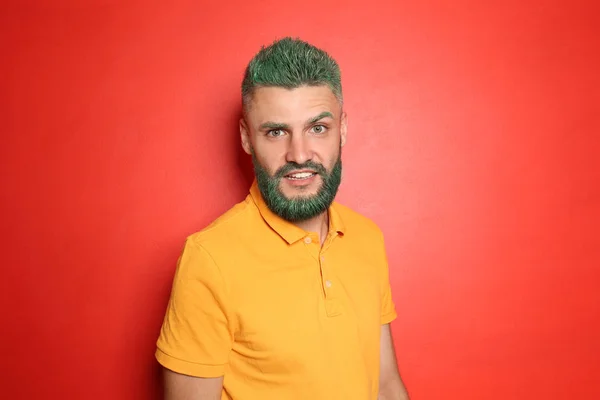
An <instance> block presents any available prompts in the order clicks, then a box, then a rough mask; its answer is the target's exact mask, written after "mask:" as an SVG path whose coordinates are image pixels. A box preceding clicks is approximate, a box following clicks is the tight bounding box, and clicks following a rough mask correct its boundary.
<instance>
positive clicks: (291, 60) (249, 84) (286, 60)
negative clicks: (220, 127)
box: [242, 37, 343, 107]
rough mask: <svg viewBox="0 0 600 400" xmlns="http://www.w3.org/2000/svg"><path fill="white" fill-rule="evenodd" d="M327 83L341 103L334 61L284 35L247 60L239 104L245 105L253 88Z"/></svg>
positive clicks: (321, 51) (338, 73) (341, 98)
mask: <svg viewBox="0 0 600 400" xmlns="http://www.w3.org/2000/svg"><path fill="white" fill-rule="evenodd" d="M305 85H306V86H321V85H327V86H329V88H330V89H331V91H332V92H333V94H334V95H335V97H336V98H337V99H338V101H339V102H340V104H342V100H343V97H342V80H341V73H340V68H339V66H338V64H337V62H336V61H335V60H334V59H333V58H332V57H331V56H330V55H329V54H327V53H326V52H325V51H323V50H321V49H319V48H317V47H315V46H313V45H311V44H310V43H307V42H305V41H302V40H300V39H292V38H290V37H286V38H283V39H280V40H277V41H275V42H274V43H273V44H271V45H270V46H268V47H264V46H263V47H262V48H261V50H260V51H259V52H258V53H257V54H256V55H255V56H254V58H252V60H250V63H249V64H248V66H247V67H246V71H245V73H244V80H243V81H242V103H243V105H244V107H246V106H247V105H248V103H249V102H250V99H251V97H252V94H253V92H254V90H255V89H257V88H260V87H283V88H287V89H295V88H297V87H300V86H305Z"/></svg>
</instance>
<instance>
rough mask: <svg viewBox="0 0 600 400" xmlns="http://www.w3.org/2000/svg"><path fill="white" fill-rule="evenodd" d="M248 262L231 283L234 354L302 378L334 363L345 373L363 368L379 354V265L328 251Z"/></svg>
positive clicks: (266, 369)
mask: <svg viewBox="0 0 600 400" xmlns="http://www.w3.org/2000/svg"><path fill="white" fill-rule="evenodd" d="M253 265H254V266H253V267H251V268H250V269H249V270H246V271H245V274H240V275H239V280H238V281H237V282H236V284H235V297H236V308H235V315H236V320H237V329H236V332H235V334H234V342H235V343H234V350H235V352H236V354H237V356H238V357H242V358H244V359H246V360H247V361H248V362H249V363H250V364H251V365H254V366H255V367H256V368H257V369H258V370H259V371H260V372H262V373H269V374H285V373H286V372H289V371H295V376H298V377H304V379H306V377H307V376H311V375H312V376H313V377H315V379H316V377H318V376H326V375H327V372H326V370H325V369H329V368H331V366H332V365H337V366H338V370H339V372H343V370H344V368H352V369H353V370H352V371H350V370H348V371H347V372H348V373H347V374H342V375H346V376H348V375H349V376H353V375H355V374H361V373H363V372H364V371H358V370H361V369H363V368H368V367H369V366H367V365H365V360H367V359H373V358H374V357H375V356H376V354H378V352H379V332H380V324H379V321H380V315H381V313H380V310H381V288H380V281H379V279H378V274H377V266H375V265H372V264H370V263H369V262H368V260H360V259H357V258H356V257H354V259H353V257H352V256H351V255H350V254H341V255H340V254H336V253H335V252H333V251H330V252H325V253H323V254H319V255H318V256H314V255H310V254H302V253H300V254H292V255H291V256H290V257H282V258H279V259H277V258H266V260H265V262H264V263H260V262H259V263H253ZM357 369H358V370H357ZM288 375H289V374H288ZM290 379H293V377H292V378H290ZM299 379H300V378H299Z"/></svg>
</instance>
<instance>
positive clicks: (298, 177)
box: [285, 171, 317, 181]
mask: <svg viewBox="0 0 600 400" xmlns="http://www.w3.org/2000/svg"><path fill="white" fill-rule="evenodd" d="M316 174H317V173H316V172H310V171H306V172H296V173H294V174H289V175H286V176H285V177H286V178H287V179H291V180H294V181H299V180H303V179H308V178H312V177H313V176H315V175H316Z"/></svg>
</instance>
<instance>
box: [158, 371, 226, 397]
mask: <svg viewBox="0 0 600 400" xmlns="http://www.w3.org/2000/svg"><path fill="white" fill-rule="evenodd" d="M163 371H164V382H165V398H164V400H220V399H221V390H222V388H223V377H220V378H196V377H193V376H188V375H182V374H178V373H176V372H173V371H171V370H168V369H166V368H165V369H163Z"/></svg>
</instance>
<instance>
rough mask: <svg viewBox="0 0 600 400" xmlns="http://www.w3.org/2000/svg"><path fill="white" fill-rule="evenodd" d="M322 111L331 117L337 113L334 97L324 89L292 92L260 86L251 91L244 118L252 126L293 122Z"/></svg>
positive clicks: (329, 90) (316, 87) (328, 89)
mask: <svg viewBox="0 0 600 400" xmlns="http://www.w3.org/2000/svg"><path fill="white" fill-rule="evenodd" d="M325 111H329V112H330V113H331V114H333V116H334V117H337V116H338V115H339V114H340V111H341V107H340V104H339V102H338V100H337V98H336V97H335V95H334V94H333V92H332V91H331V89H330V88H329V87H328V86H301V87H298V88H294V89H286V88H281V87H261V88H257V89H256V90H255V91H254V93H253V95H252V100H251V101H250V104H249V107H248V110H247V115H248V117H249V119H250V120H251V121H253V122H256V123H262V122H264V121H265V120H273V121H277V122H290V123H293V122H294V121H295V120H302V121H304V120H306V119H307V118H311V117H314V116H315V115H317V114H320V113H322V112H325Z"/></svg>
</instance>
